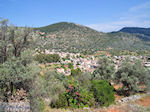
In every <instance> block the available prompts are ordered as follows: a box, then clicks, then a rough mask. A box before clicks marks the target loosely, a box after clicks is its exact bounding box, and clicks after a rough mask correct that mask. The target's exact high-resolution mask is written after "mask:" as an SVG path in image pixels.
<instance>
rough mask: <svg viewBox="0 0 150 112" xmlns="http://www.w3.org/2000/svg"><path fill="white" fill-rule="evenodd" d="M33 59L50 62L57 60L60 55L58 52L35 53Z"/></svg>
mask: <svg viewBox="0 0 150 112" xmlns="http://www.w3.org/2000/svg"><path fill="white" fill-rule="evenodd" d="M34 59H35V61H38V62H39V63H52V62H59V61H60V56H59V55H58V54H44V53H40V54H37V55H35V57H34Z"/></svg>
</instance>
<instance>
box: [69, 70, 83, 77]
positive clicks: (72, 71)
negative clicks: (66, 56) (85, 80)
mask: <svg viewBox="0 0 150 112" xmlns="http://www.w3.org/2000/svg"><path fill="white" fill-rule="evenodd" d="M81 73H82V71H81V70H80V68H77V69H71V76H76V75H81Z"/></svg>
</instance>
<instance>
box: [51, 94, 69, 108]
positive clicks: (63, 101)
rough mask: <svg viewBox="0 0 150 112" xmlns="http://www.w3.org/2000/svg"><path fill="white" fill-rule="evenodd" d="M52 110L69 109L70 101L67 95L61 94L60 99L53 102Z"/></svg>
mask: <svg viewBox="0 0 150 112" xmlns="http://www.w3.org/2000/svg"><path fill="white" fill-rule="evenodd" d="M51 107H52V108H65V109H66V108H68V101H67V98H66V96H65V93H63V94H60V96H59V99H58V100H56V101H52V103H51Z"/></svg>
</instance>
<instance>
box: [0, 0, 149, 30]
mask: <svg viewBox="0 0 150 112" xmlns="http://www.w3.org/2000/svg"><path fill="white" fill-rule="evenodd" d="M0 17H2V18H7V19H9V20H10V22H12V23H13V24H14V25H17V26H31V27H39V26H45V25H49V24H52V23H56V22H62V21H66V22H73V23H77V24H82V25H86V26H89V27H91V28H94V29H96V30H98V31H103V32H109V31H115V30H119V29H120V28H122V27H125V26H130V27H131V26H134V27H150V0H0Z"/></svg>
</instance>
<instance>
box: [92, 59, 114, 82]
mask: <svg viewBox="0 0 150 112" xmlns="http://www.w3.org/2000/svg"><path fill="white" fill-rule="evenodd" d="M98 64H99V66H98V67H97V68H96V70H95V71H94V73H93V78H94V79H98V80H99V79H100V80H108V81H110V80H111V79H112V78H113V74H114V71H115V69H114V65H113V63H112V61H111V60H110V59H108V58H106V57H104V58H100V60H99V62H98Z"/></svg>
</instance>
